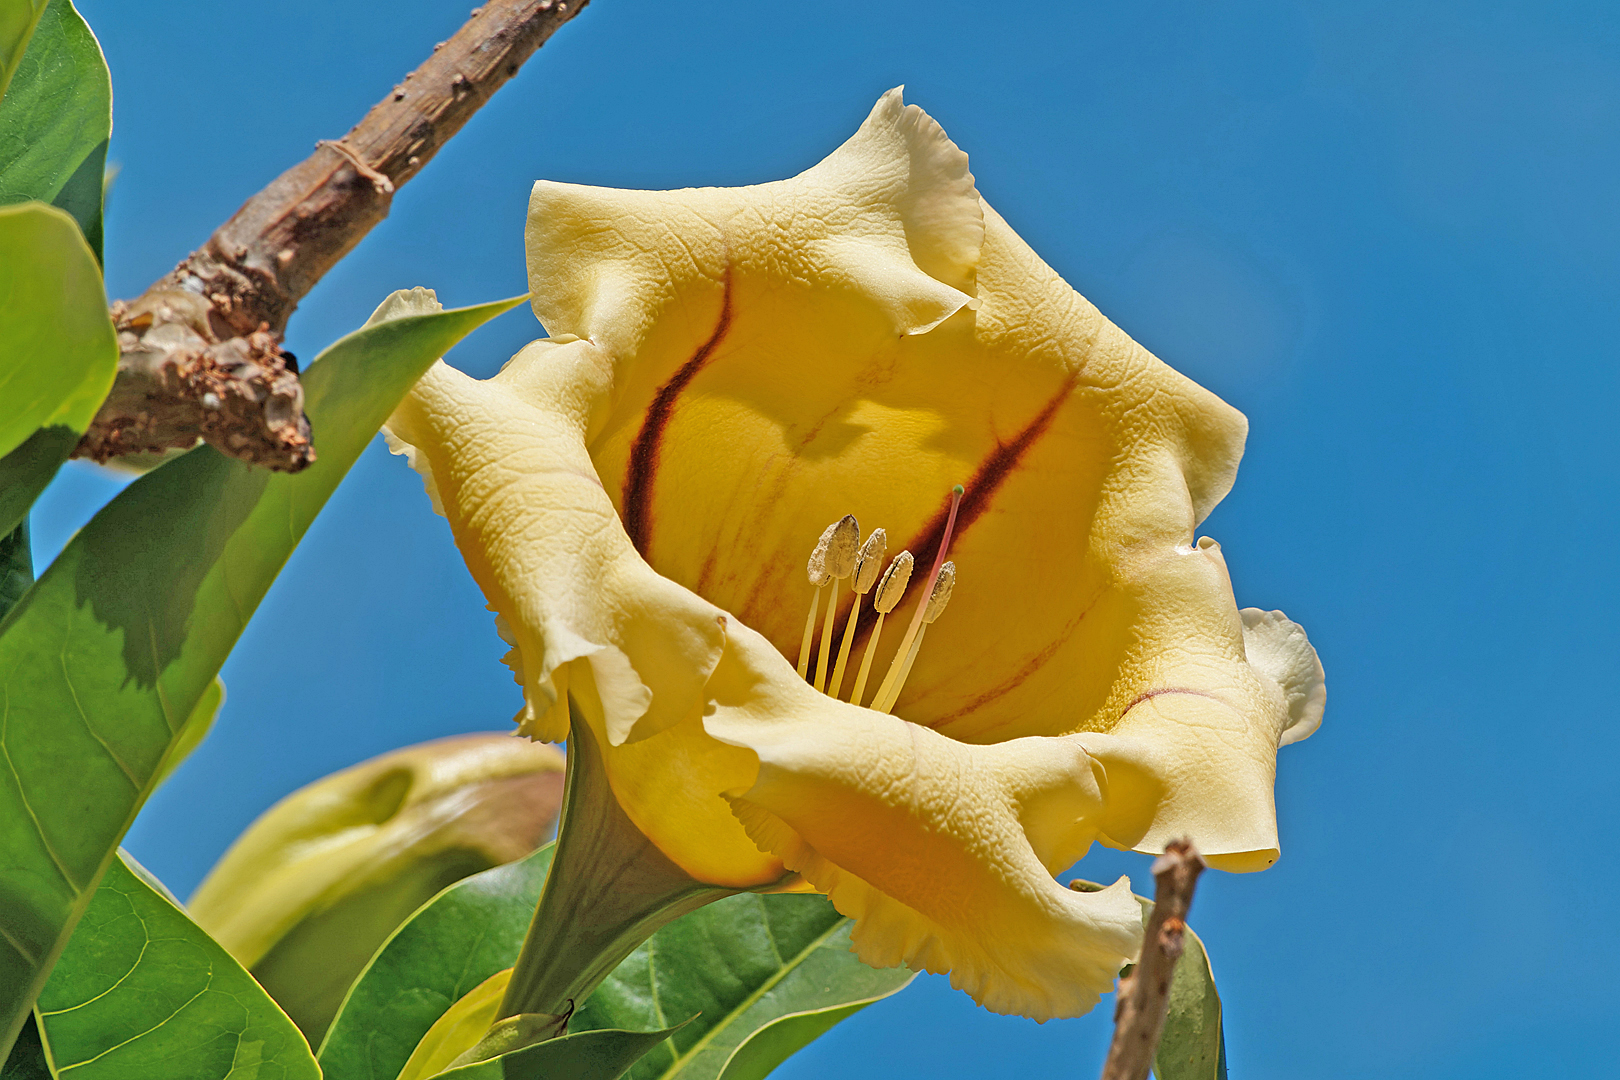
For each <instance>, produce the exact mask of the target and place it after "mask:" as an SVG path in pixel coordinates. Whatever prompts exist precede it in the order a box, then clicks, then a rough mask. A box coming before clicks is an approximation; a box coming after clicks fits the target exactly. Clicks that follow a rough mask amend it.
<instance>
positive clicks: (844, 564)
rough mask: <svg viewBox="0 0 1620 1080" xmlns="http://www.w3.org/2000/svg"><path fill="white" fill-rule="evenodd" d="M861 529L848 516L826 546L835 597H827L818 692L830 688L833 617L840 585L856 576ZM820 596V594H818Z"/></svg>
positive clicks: (842, 520)
mask: <svg viewBox="0 0 1620 1080" xmlns="http://www.w3.org/2000/svg"><path fill="white" fill-rule="evenodd" d="M860 543H861V526H860V523H859V522H857V521H856V520H855V515H854V514H845V515H844V516H843V517H841V518H839V519H838V521H837V523H836V524H834V525H833V531H832V536H831V538H830V539H829V542H828V544H827V562H826V566H827V573H828V574H830V575H831V576H832V579H833V589H832V595H831V596H830V597H828V598H827V620H826V622H824V623H822V624H821V652H820V653H819V654H818V655H817V656H816V689H817V690H824V689H826V687H827V656H828V653H829V652H830V651H831V650H832V631H833V616H834V615H835V614H836V613H837V611H838V583H839V582H840V581H842V580H844V579H845V578H847V577H850V576H852V575H853V574H854V573H855V561H856V559H857V558H859V556H860ZM818 595H819V594H818Z"/></svg>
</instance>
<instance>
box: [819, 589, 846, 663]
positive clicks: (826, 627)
mask: <svg viewBox="0 0 1620 1080" xmlns="http://www.w3.org/2000/svg"><path fill="white" fill-rule="evenodd" d="M842 580H843V578H833V588H832V595H831V596H829V597H827V619H826V621H825V622H823V623H822V624H821V652H820V653H819V654H818V655H817V656H816V689H817V690H825V689H826V688H827V654H828V653H829V652H831V651H832V632H833V616H834V615H836V614H837V613H838V583H839V582H840V581H842Z"/></svg>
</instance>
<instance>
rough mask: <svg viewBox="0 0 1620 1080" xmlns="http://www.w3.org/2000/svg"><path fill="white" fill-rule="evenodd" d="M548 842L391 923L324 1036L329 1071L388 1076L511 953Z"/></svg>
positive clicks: (368, 1079)
mask: <svg viewBox="0 0 1620 1080" xmlns="http://www.w3.org/2000/svg"><path fill="white" fill-rule="evenodd" d="M552 851H553V845H551V844H547V845H546V846H545V847H543V848H541V849H540V850H539V851H536V852H535V853H534V854H533V855H530V856H529V857H528V858H526V859H522V860H520V861H518V862H515V863H508V864H507V865H505V866H497V867H495V868H494V869H492V870H485V871H484V872H483V873H481V874H474V875H473V876H472V877H469V878H466V879H464V880H462V881H458V882H457V883H456V884H454V885H452V886H450V887H449V888H447V889H445V890H444V891H443V892H441V893H439V895H438V896H436V897H434V898H433V899H432V900H430V901H428V903H427V904H425V905H423V907H422V908H421V910H419V911H418V912H417V913H416V914H415V915H413V916H411V918H410V919H409V920H408V921H407V922H406V923H404V924H403V925H402V926H400V928H399V929H398V930H396V931H394V934H393V936H392V937H390V938H389V939H388V940H387V941H386V942H384V943H383V946H382V948H380V949H378V950H377V955H376V956H374V957H372V959H371V963H370V964H369V965H367V967H366V969H365V971H363V972H361V973H360V977H359V978H358V979H356V980H355V982H354V985H353V986H352V987H350V988H349V996H348V997H347V998H345V999H344V1002H343V1007H342V1009H341V1010H339V1012H338V1015H337V1018H336V1019H335V1020H333V1021H332V1026H331V1028H330V1030H329V1031H328V1032H327V1035H326V1039H325V1040H324V1041H323V1042H322V1043H321V1050H320V1062H321V1069H322V1071H323V1072H324V1074H325V1076H326V1078H327V1080H377V1078H387V1080H392V1078H393V1077H395V1076H398V1075H399V1071H400V1070H401V1069H403V1068H404V1067H405V1062H406V1061H407V1060H409V1058H410V1056H411V1051H412V1050H414V1049H416V1044H417V1043H418V1042H420V1041H421V1040H422V1036H423V1035H425V1034H427V1030H428V1028H430V1027H432V1026H433V1022H434V1021H435V1020H437V1019H438V1018H439V1017H440V1016H441V1015H443V1013H444V1011H445V1010H446V1009H448V1008H449V1007H450V1006H451V1005H454V1004H455V1003H456V1002H457V1001H459V1000H461V998H462V997H463V996H464V995H465V994H467V993H468V992H469V991H470V990H472V989H473V988H474V987H476V986H477V985H478V984H479V983H481V982H483V981H484V980H485V979H487V978H489V977H490V976H491V975H493V974H495V973H496V972H497V971H504V970H505V969H507V968H509V967H511V966H512V965H513V964H514V963H516V962H517V956H518V950H519V949H521V948H522V947H523V935H524V933H525V932H527V930H528V928H529V919H530V918H531V917H532V916H533V915H534V906H535V904H536V903H537V902H538V901H539V899H540V887H541V885H543V884H544V883H545V879H546V871H547V870H548V869H550V867H551V855H552Z"/></svg>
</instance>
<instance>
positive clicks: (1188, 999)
mask: <svg viewBox="0 0 1620 1080" xmlns="http://www.w3.org/2000/svg"><path fill="white" fill-rule="evenodd" d="M1152 910H1153V905H1152V904H1148V905H1147V907H1146V908H1145V909H1144V914H1143V919H1144V920H1145V919H1146V917H1147V912H1151V911H1152ZM1183 940H1184V942H1185V947H1184V949H1183V951H1182V954H1181V959H1180V960H1177V961H1176V970H1175V974H1174V975H1172V976H1171V977H1170V1011H1169V1014H1168V1015H1167V1016H1166V1017H1165V1021H1164V1034H1162V1035H1161V1036H1159V1050H1158V1053H1157V1054H1155V1055H1154V1058H1153V1074H1154V1075H1155V1076H1157V1077H1158V1078H1159V1080H1226V1039H1225V1037H1224V1035H1223V1034H1222V1031H1221V995H1220V994H1218V993H1217V992H1216V990H1215V976H1214V975H1213V974H1211V973H1210V970H1209V954H1208V953H1206V952H1205V951H1204V943H1203V941H1202V940H1201V939H1200V938H1199V937H1198V935H1197V934H1195V933H1193V931H1192V927H1188V928H1187V930H1186V937H1185V938H1184V939H1183Z"/></svg>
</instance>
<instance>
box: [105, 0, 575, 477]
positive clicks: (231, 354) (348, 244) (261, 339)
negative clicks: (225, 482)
mask: <svg viewBox="0 0 1620 1080" xmlns="http://www.w3.org/2000/svg"><path fill="white" fill-rule="evenodd" d="M588 2H589V0H489V2H488V3H486V4H485V5H484V6H483V7H481V8H475V9H473V13H472V18H471V19H469V20H468V21H467V23H466V24H465V25H464V26H462V28H461V29H460V30H458V31H457V32H456V34H455V36H454V37H452V38H450V40H448V41H443V42H440V43H439V44H438V45H436V46H434V49H433V54H432V55H431V56H429V57H428V59H427V60H426V62H424V63H423V64H422V66H421V67H419V68H417V69H416V70H415V71H413V72H411V73H410V74H409V75H407V76H405V81H404V82H402V83H400V84H399V85H398V86H396V87H395V88H394V89H393V90H392V91H391V92H390V93H389V94H388V96H387V97H385V98H383V100H382V101H380V102H378V103H377V104H376V105H374V106H372V108H371V111H370V112H368V113H367V114H366V116H365V118H364V119H363V120H361V121H360V123H359V124H357V125H355V127H354V128H353V129H352V130H350V132H349V133H348V134H347V135H345V136H344V137H343V138H342V139H339V140H327V139H323V140H321V141H320V142H319V143H317V144H316V150H315V152H314V154H312V155H311V156H310V157H309V158H307V159H305V160H304V161H303V162H301V163H299V164H298V165H295V166H293V167H292V168H291V169H288V170H287V171H286V172H285V173H283V174H281V176H279V177H277V178H276V179H275V180H273V181H271V183H270V184H269V185H268V186H266V187H265V188H264V189H263V190H262V191H260V192H259V193H258V194H256V195H254V196H253V197H252V198H251V199H249V200H248V201H247V202H246V203H245V204H244V205H243V206H242V208H241V209H240V210H238V211H237V212H236V214H235V215H234V216H233V217H232V218H231V219H230V220H229V221H227V222H225V224H223V225H221V226H220V227H219V229H218V230H216V231H215V233H214V235H213V236H211V237H210V238H209V239H208V242H207V243H206V244H204V245H203V246H202V247H201V248H200V249H198V250H197V251H194V252H192V254H191V255H190V256H189V257H187V259H186V260H185V261H184V262H182V263H181V264H180V265H179V266H177V267H176V268H175V269H174V270H173V271H172V272H170V273H169V274H167V275H166V276H164V277H163V278H162V279H161V280H159V281H157V282H155V283H154V284H153V285H152V286H151V288H149V289H147V290H146V292H145V293H144V294H142V295H141V296H140V298H138V299H136V300H134V301H130V302H128V303H124V302H120V303H118V304H115V305H113V320H114V322H115V323H116V324H117V326H118V330H119V346H120V349H121V352H122V356H121V357H120V359H119V370H118V379H117V382H116V383H115V384H114V386H113V390H112V393H111V394H110V395H109V396H108V398H107V401H106V402H105V403H104V404H103V405H102V407H101V411H100V412H99V413H98V414H97V416H96V418H95V421H94V422H93V423H92V424H91V426H90V430H89V431H88V432H87V433H86V434H85V436H84V439H83V441H82V442H81V443H80V444H79V447H78V449H77V451H76V453H77V454H78V455H80V456H83V457H92V458H95V459H96V460H97V461H106V460H107V459H108V458H111V457H116V456H119V455H122V454H131V453H145V452H154V451H160V450H165V449H168V448H170V447H183V446H190V445H192V444H193V443H195V442H196V441H197V439H198V438H199V437H200V438H202V439H205V440H206V441H208V442H210V443H212V444H214V445H215V446H217V447H218V448H219V449H220V450H222V451H224V452H225V453H227V454H230V455H232V456H234V457H238V458H241V459H242V460H244V461H247V462H250V463H252V464H256V465H264V466H268V467H269V468H272V469H279V470H283V471H287V472H296V471H298V470H299V469H302V468H303V467H304V466H306V465H308V464H309V463H310V462H311V461H313V460H315V452H314V447H313V446H312V445H311V442H310V429H309V421H308V419H307V418H306V417H305V416H304V407H303V400H304V399H303V389H302V387H301V386H300V385H299V382H298V377H297V370H298V369H297V366H296V364H295V363H294V362H293V361H292V357H291V355H290V354H288V353H285V352H283V351H282V350H281V338H282V332H283V331H284V330H285V329H286V328H287V320H288V318H289V317H291V315H292V313H293V309H294V308H296V307H297V306H298V301H300V300H301V299H303V298H304V296H305V295H306V294H307V293H308V292H309V290H310V289H311V288H313V287H314V285H315V283H316V282H318V281H319V280H320V279H321V277H322V276H323V275H324V274H325V273H326V272H327V271H328V270H330V269H331V268H332V267H333V266H334V265H336V264H337V262H338V260H339V259H341V258H343V256H344V255H347V254H348V253H349V251H350V250H352V249H353V248H354V246H355V245H356V244H357V243H359V242H360V239H361V238H362V237H363V236H365V235H366V233H367V232H369V231H371V228H372V227H373V226H374V225H376V224H377V223H378V222H380V221H381V220H382V219H383V218H384V217H386V216H388V210H389V207H390V206H391V205H392V203H393V195H394V192H395V191H396V190H397V189H398V188H399V187H400V186H402V185H403V184H404V183H405V182H406V181H408V180H410V179H411V178H412V177H413V176H415V175H416V174H417V173H418V172H420V171H421V170H422V167H423V166H424V165H426V164H427V163H428V161H429V160H430V159H431V158H432V157H433V155H434V154H436V153H437V152H438V151H439V148H440V147H442V146H443V145H444V144H445V143H446V142H447V141H448V140H449V139H450V137H451V136H452V135H454V134H455V133H456V132H457V131H459V130H460V129H461V126H462V125H463V124H465V123H466V122H467V120H468V119H469V118H470V117H471V116H472V115H473V113H475V112H477V111H478V109H479V108H480V107H481V106H482V105H483V104H484V103H485V102H486V101H488V100H489V99H490V97H491V96H492V95H493V94H494V93H495V91H496V90H498V89H500V87H501V86H502V85H503V84H504V83H505V82H506V81H507V80H508V79H510V78H511V77H512V76H513V75H516V74H517V71H518V68H519V67H520V66H521V65H522V64H523V62H524V61H525V60H527V59H528V58H529V57H530V56H532V55H533V54H534V52H535V50H536V49H538V48H539V47H540V46H541V45H543V44H544V43H545V41H546V39H547V38H549V37H550V36H551V35H552V33H553V32H554V31H555V30H556V29H557V27H559V26H561V25H562V24H563V23H565V22H567V21H568V20H569V19H571V18H573V17H574V15H576V14H578V12H579V11H580V9H582V8H583V7H585V5H586V3H588Z"/></svg>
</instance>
